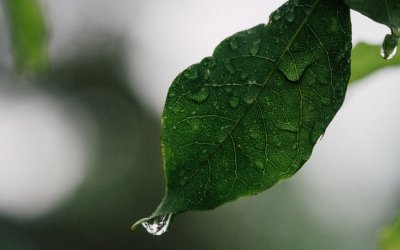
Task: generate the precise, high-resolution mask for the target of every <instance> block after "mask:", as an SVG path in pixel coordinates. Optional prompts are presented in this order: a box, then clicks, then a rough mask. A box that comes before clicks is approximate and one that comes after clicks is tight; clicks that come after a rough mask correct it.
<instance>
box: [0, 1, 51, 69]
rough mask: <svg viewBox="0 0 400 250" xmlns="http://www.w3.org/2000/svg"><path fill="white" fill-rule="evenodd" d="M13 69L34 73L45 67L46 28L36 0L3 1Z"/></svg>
mask: <svg viewBox="0 0 400 250" xmlns="http://www.w3.org/2000/svg"><path fill="white" fill-rule="evenodd" d="M4 4H5V7H6V12H7V17H8V22H9V27H10V28H9V29H10V35H11V39H12V43H11V45H12V49H13V53H14V60H15V66H16V69H17V70H18V71H19V72H25V73H38V72H43V71H45V70H46V69H47V67H48V65H49V64H48V54H47V33H48V31H47V25H46V22H45V18H44V15H43V11H42V8H41V6H40V4H39V2H38V1H36V0H4Z"/></svg>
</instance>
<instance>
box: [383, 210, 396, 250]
mask: <svg viewBox="0 0 400 250" xmlns="http://www.w3.org/2000/svg"><path fill="white" fill-rule="evenodd" d="M380 244H381V248H382V250H399V249H400V216H399V217H397V218H396V220H395V221H394V222H393V224H392V225H390V226H388V227H386V228H385V229H383V230H382V232H381V235H380Z"/></svg>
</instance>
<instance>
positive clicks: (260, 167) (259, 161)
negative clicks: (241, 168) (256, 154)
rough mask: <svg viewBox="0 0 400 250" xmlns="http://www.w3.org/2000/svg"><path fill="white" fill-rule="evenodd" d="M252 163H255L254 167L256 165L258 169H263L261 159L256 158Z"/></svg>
mask: <svg viewBox="0 0 400 250" xmlns="http://www.w3.org/2000/svg"><path fill="white" fill-rule="evenodd" d="M254 165H256V167H257V168H258V169H264V162H263V161H262V160H256V161H255V162H254Z"/></svg>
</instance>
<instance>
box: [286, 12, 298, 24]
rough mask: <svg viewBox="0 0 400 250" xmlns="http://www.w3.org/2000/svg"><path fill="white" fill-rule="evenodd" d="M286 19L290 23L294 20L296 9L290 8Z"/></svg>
mask: <svg viewBox="0 0 400 250" xmlns="http://www.w3.org/2000/svg"><path fill="white" fill-rule="evenodd" d="M285 18H286V21H288V22H289V23H291V22H293V21H294V19H295V18H296V16H295V14H294V11H293V10H289V11H288V13H286V16H285Z"/></svg>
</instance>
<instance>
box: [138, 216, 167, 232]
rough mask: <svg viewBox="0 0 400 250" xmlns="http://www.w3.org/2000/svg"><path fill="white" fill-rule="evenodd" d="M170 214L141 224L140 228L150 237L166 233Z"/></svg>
mask: <svg viewBox="0 0 400 250" xmlns="http://www.w3.org/2000/svg"><path fill="white" fill-rule="evenodd" d="M171 218H172V214H163V215H160V216H157V217H154V218H152V219H149V220H148V221H145V222H143V223H142V226H143V227H144V228H145V229H146V230H147V232H148V233H149V234H152V235H157V236H158V235H162V234H163V233H165V232H167V231H168V228H169V225H170V223H171Z"/></svg>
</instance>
